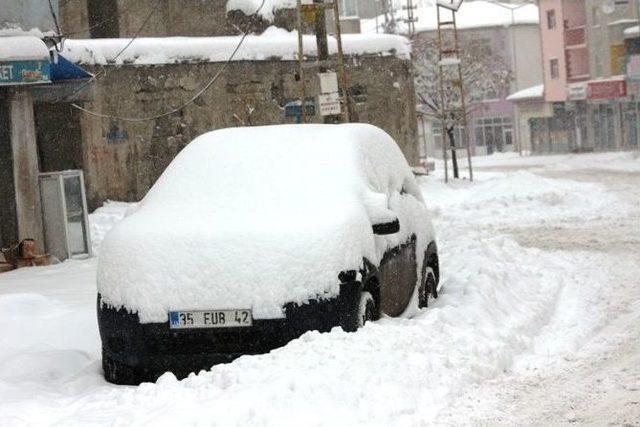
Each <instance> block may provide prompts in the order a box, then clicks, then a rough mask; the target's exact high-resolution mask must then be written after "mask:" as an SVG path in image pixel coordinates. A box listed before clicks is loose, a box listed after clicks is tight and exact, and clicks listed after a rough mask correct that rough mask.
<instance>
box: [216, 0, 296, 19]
mask: <svg viewBox="0 0 640 427" xmlns="http://www.w3.org/2000/svg"><path fill="white" fill-rule="evenodd" d="M261 5H262V0H227V12H230V11H232V10H240V11H241V12H243V13H244V14H245V15H247V16H250V15H253V14H254V13H255V12H256V11H257V10H258V8H260V6H261ZM295 7H296V0H264V6H262V8H261V9H260V10H259V11H258V15H259V16H260V17H262V18H263V19H266V20H267V21H273V15H274V14H275V12H276V10H279V9H294V8H295Z"/></svg>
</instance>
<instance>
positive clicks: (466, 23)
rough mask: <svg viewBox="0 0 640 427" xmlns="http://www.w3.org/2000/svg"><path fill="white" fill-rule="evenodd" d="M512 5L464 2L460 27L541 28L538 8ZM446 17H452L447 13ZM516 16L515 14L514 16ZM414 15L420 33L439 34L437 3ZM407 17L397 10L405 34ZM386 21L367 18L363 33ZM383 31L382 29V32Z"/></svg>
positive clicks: (363, 25) (403, 12) (459, 20)
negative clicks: (539, 26)
mask: <svg viewBox="0 0 640 427" xmlns="http://www.w3.org/2000/svg"><path fill="white" fill-rule="evenodd" d="M517 6H518V5H511V4H508V3H500V4H496V3H494V2H489V1H483V0H478V1H473V2H464V3H463V4H462V6H461V7H460V10H458V12H457V13H456V24H457V26H458V29H459V30H465V29H472V28H485V27H510V26H512V25H538V23H539V16H538V6H536V5H534V4H529V5H526V6H521V7H517ZM444 13H445V14H446V15H444V16H445V17H448V16H450V15H449V12H446V11H445V12H444ZM512 13H513V15H512ZM414 16H415V17H416V18H417V22H416V24H415V26H416V31H417V32H422V31H435V30H437V29H438V19H437V11H436V6H435V4H434V3H433V2H425V3H424V4H422V5H419V6H418V8H417V9H416V11H415V12H414ZM403 18H406V11H404V10H403V9H402V8H398V9H397V11H396V19H397V20H398V22H397V25H398V26H399V28H400V31H401V32H404V31H406V24H404V23H402V22H401V20H402V19H403ZM383 22H385V20H384V16H380V17H378V19H377V20H376V19H364V20H362V21H361V28H362V32H363V33H375V32H376V25H380V24H381V23H383ZM378 31H380V29H378Z"/></svg>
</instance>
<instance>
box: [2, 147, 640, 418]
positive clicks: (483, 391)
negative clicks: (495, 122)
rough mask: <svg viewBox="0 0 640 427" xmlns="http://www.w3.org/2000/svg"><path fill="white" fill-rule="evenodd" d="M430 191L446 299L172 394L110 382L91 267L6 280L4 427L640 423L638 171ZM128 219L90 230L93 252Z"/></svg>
mask: <svg viewBox="0 0 640 427" xmlns="http://www.w3.org/2000/svg"><path fill="white" fill-rule="evenodd" d="M438 169H439V174H436V175H435V176H432V177H426V178H422V179H421V185H422V189H423V192H424V196H425V199H426V201H427V204H428V206H429V207H430V209H431V210H432V212H433V214H434V219H435V226H436V231H437V232H438V238H439V247H440V252H441V263H442V269H443V281H444V292H443V293H442V295H441V298H440V299H438V300H437V301H435V302H434V303H433V304H432V305H431V306H430V307H429V308H428V309H426V310H422V311H421V312H420V313H419V314H418V315H416V316H415V317H414V318H412V319H382V320H380V321H378V322H375V323H371V324H367V325H366V326H365V327H364V328H363V329H362V330H360V331H358V332H356V333H353V334H347V333H344V332H342V331H340V330H334V331H332V332H331V333H327V334H319V333H316V332H309V333H307V334H305V335H304V336H303V337H301V338H300V339H298V340H295V341H293V342H291V343H290V344H289V345H287V346H286V347H284V348H282V349H278V350H275V351H273V352H271V353H270V354H266V355H262V356H247V357H242V358H240V359H238V360H237V361H235V362H234V363H231V364H228V365H219V366H216V367H214V368H213V369H212V370H211V371H208V372H201V373H199V374H197V375H195V374H194V375H192V376H191V377H189V378H187V379H185V380H183V381H177V380H176V379H175V377H173V376H172V375H171V374H165V375H164V376H163V377H162V378H160V380H159V381H158V382H157V383H155V384H143V385H141V386H139V387H126V386H113V385H110V384H108V383H106V382H105V381H104V380H103V379H102V377H101V368H100V342H99V337H98V333H97V325H96V320H95V267H96V262H95V259H91V260H87V261H72V262H65V263H63V264H59V265H55V266H52V267H46V268H32V269H23V270H19V271H15V272H11V273H6V274H3V275H1V276H0V425H2V426H5V425H22V424H36V425H38V424H63V425H68V424H81V425H87V424H117V425H129V424H160V425H165V424H173V425H185V424H198V425H219V426H235V425H242V426H244V425H252V426H254V425H258V426H261V425H264V426H271V425H273V426H283V425H319V426H323V425H327V426H342V425H345V426H347V425H348V426H351V425H367V426H372V425H373V426H392V425H398V426H419V425H429V424H444V425H459V424H483V425H494V424H504V425H521V424H525V425H530V424H573V423H578V424H596V425H604V424H610V423H611V424H612V425H624V424H625V423H626V424H627V425H637V424H639V423H640V344H639V343H640V281H639V279H638V277H640V158H638V157H637V156H636V155H634V154H633V153H614V154H586V155H567V156H548V157H524V158H519V157H516V156H514V155H501V156H492V157H486V158H479V159H476V170H475V177H476V181H475V182H474V183H469V182H467V181H458V182H455V183H450V184H448V185H445V184H444V183H443V182H442V177H441V172H442V170H441V169H442V168H441V165H440V164H438ZM124 209H126V205H122V204H108V205H107V206H106V207H105V208H102V209H100V210H98V211H97V212H96V213H94V214H93V215H92V216H91V222H92V233H93V234H94V245H95V247H96V249H99V248H98V247H99V243H100V241H101V239H102V237H103V235H104V233H105V232H106V230H107V229H108V228H109V227H110V225H111V224H113V223H114V222H115V221H117V220H118V219H119V218H120V217H121V216H122V212H123V210H124Z"/></svg>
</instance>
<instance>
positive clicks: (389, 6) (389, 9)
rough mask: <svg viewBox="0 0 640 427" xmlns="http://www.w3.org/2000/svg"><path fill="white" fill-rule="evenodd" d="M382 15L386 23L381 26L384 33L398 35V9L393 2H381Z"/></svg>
mask: <svg viewBox="0 0 640 427" xmlns="http://www.w3.org/2000/svg"><path fill="white" fill-rule="evenodd" d="M380 3H381V5H382V14H383V15H384V22H383V23H382V24H381V26H382V32H384V33H387V34H397V33H398V32H399V30H400V29H399V28H398V19H397V17H396V12H397V10H396V9H397V8H396V7H395V6H394V4H393V3H394V2H393V0H381V2H380Z"/></svg>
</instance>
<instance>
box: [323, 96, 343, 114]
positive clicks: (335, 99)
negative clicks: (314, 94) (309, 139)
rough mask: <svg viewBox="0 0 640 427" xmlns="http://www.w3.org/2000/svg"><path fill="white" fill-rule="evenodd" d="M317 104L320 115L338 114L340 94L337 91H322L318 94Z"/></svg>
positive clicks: (339, 110)
mask: <svg viewBox="0 0 640 427" xmlns="http://www.w3.org/2000/svg"><path fill="white" fill-rule="evenodd" d="M318 106H319V107H320V115H321V116H333V115H337V114H340V112H341V111H342V110H341V109H340V95H338V92H332V93H323V94H321V95H318Z"/></svg>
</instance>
